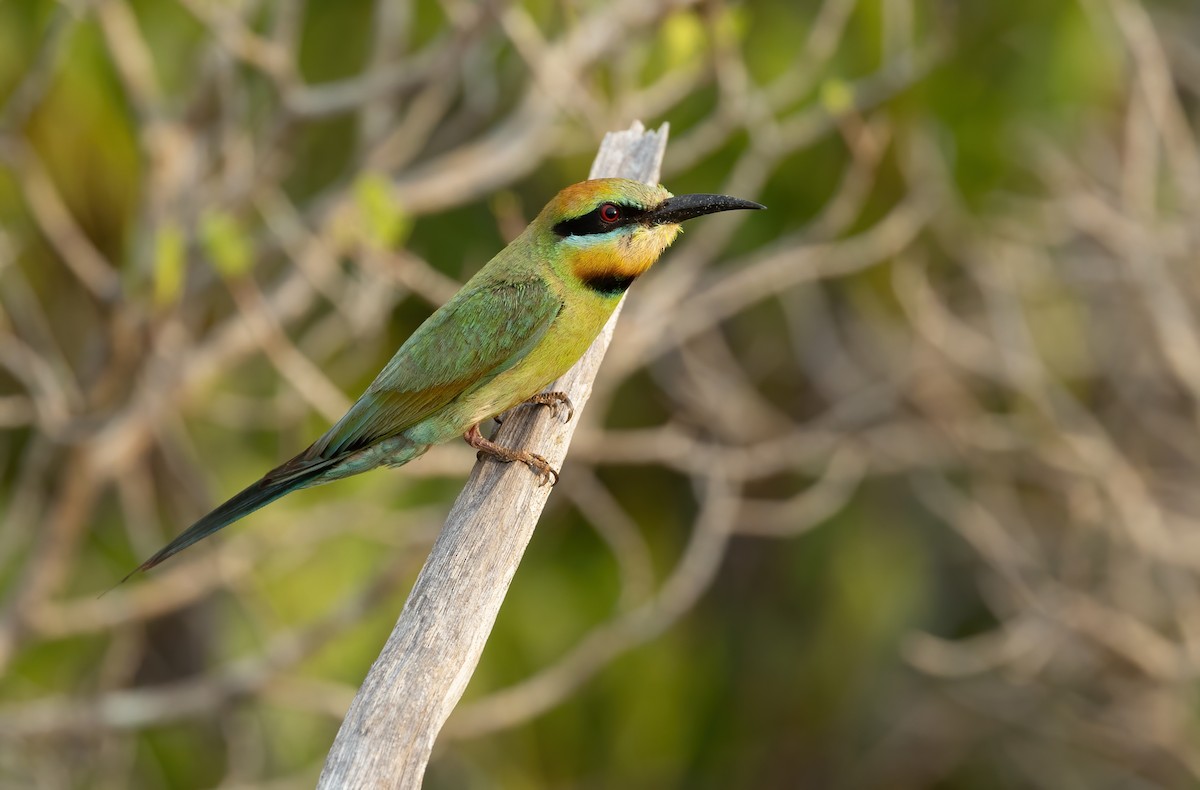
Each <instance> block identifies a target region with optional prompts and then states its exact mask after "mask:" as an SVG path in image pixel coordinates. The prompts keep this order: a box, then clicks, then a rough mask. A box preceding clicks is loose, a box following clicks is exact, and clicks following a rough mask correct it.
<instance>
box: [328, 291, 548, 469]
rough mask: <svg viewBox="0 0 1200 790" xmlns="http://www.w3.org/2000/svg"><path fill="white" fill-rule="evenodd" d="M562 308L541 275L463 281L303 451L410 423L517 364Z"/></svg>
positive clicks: (345, 446) (339, 450) (351, 445)
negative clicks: (476, 282)
mask: <svg viewBox="0 0 1200 790" xmlns="http://www.w3.org/2000/svg"><path fill="white" fill-rule="evenodd" d="M561 309H562V302H561V301H560V299H559V298H558V297H557V296H556V295H555V294H553V293H552V292H551V291H550V289H549V288H548V287H547V286H546V284H545V283H544V282H542V281H540V280H536V279H531V280H526V281H521V282H494V281H492V282H483V283H480V284H479V285H478V286H476V287H474V288H471V286H470V285H469V284H468V286H467V287H466V288H464V290H462V291H460V292H459V293H457V294H455V296H454V298H452V299H451V300H450V301H449V302H447V303H446V304H444V305H443V306H442V307H441V308H439V309H438V310H437V311H436V312H435V313H434V314H433V315H431V316H430V317H429V318H428V319H427V320H426V321H425V323H423V324H421V326H420V327H419V328H418V329H417V331H416V332H414V333H413V334H412V336H411V337H409V339H408V340H406V341H405V342H404V345H402V346H401V347H400V350H399V351H397V352H396V355H395V356H394V357H392V359H391V361H390V362H388V364H387V365H386V366H385V367H384V369H383V370H382V371H381V372H380V373H379V375H378V376H377V377H376V378H375V381H374V382H372V383H371V386H370V387H368V388H367V391H366V392H365V393H363V395H362V397H361V398H359V399H358V401H356V402H355V404H354V405H353V406H351V407H350V411H348V412H346V415H345V416H344V417H342V419H340V420H338V422H337V424H336V425H334V426H333V427H332V428H330V429H329V431H328V432H327V433H326V434H325V435H324V436H322V437H321V438H320V439H318V440H317V442H316V443H315V444H313V446H312V447H310V448H309V450H308V451H307V452H306V453H304V457H305V458H306V459H308V460H315V459H317V458H333V457H336V456H340V455H344V454H346V453H350V452H354V451H356V450H360V449H362V448H364V447H369V446H370V445H372V444H375V443H376V442H378V441H381V440H383V439H386V438H388V437H390V436H395V435H396V434H398V433H401V432H402V431H404V430H406V429H408V428H410V427H411V426H413V425H414V424H416V423H418V422H420V421H421V420H423V419H425V418H426V417H429V416H430V415H432V414H433V413H435V412H436V411H437V410H438V409H440V408H442V407H443V406H445V405H446V404H447V403H449V402H450V401H452V400H454V399H455V398H456V397H458V396H459V395H461V394H462V393H464V392H467V391H469V390H472V389H474V388H475V387H477V386H479V385H481V384H484V383H486V382H487V381H489V380H491V379H492V378H494V377H495V376H498V375H499V374H501V373H503V372H504V371H506V370H508V369H509V368H511V367H512V366H513V365H515V364H517V362H519V361H520V360H521V359H522V358H523V357H524V356H525V355H526V354H528V353H529V351H530V350H531V349H533V348H534V346H536V345H537V343H538V341H539V340H541V339H542V336H543V335H545V334H546V331H547V330H548V329H549V328H550V325H551V324H552V323H553V322H554V319H555V318H556V317H557V316H558V312H559V310H561Z"/></svg>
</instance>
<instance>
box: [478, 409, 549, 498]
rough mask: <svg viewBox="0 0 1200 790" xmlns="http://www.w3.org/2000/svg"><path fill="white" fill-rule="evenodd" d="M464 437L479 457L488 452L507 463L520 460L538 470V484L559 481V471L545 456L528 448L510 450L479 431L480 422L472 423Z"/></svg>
mask: <svg viewBox="0 0 1200 790" xmlns="http://www.w3.org/2000/svg"><path fill="white" fill-rule="evenodd" d="M463 439H465V440H466V442H467V444H469V445H471V446H472V447H474V448H475V449H476V450H478V451H479V452H478V453H477V454H476V457H477V458H478V457H482V456H483V455H485V454H486V455H490V456H491V457H493V458H495V459H497V460H499V461H502V462H504V463H506V464H511V463H512V462H513V461H520V462H521V463H523V464H525V465H526V466H528V467H529V468H530V469H532V470H533V471H535V472H537V474H538V477H539V478H541V482H539V483H538V485H543V486H544V485H546V483H547V482H549V483H550V484H551V485H553V484H554V483H557V482H558V471H557V470H555V468H554V467H552V466H551V465H550V462H549V461H547V460H546V459H545V458H543V457H542V456H540V455H538V454H537V453H531V452H529V451H528V450H510V449H509V448H507V447H504V446H502V445H499V444H496V443H495V442H493V441H492V440H490V439H487V438H485V437H484V435H483V434H481V433H480V432H479V425H478V424H476V425H472V426H471V428H470V429H469V430H468V431H467V432H466V433H464V434H463Z"/></svg>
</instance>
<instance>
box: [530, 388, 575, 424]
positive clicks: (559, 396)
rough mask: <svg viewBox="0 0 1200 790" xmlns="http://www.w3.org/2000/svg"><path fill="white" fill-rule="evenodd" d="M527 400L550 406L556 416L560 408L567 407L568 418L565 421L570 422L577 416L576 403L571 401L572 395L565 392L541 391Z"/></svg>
mask: <svg viewBox="0 0 1200 790" xmlns="http://www.w3.org/2000/svg"><path fill="white" fill-rule="evenodd" d="M525 402H526V403H534V404H540V405H542V406H549V407H550V413H551V414H553V415H554V416H555V417H557V416H558V411H559V409H560V408H562V407H566V409H567V418H566V419H565V420H563V422H570V421H571V419H572V418H573V417H574V416H575V404H573V403H571V397H570V396H569V395H567V393H565V392H539V393H538V394H537V395H534V396H533V397H532V398H530V399H528V400H527V401H525Z"/></svg>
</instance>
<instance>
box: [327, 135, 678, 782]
mask: <svg viewBox="0 0 1200 790" xmlns="http://www.w3.org/2000/svg"><path fill="white" fill-rule="evenodd" d="M666 144H667V129H666V126H665V125H664V126H663V128H661V129H660V130H659V131H657V132H647V131H645V129H644V127H643V126H642V124H641V123H638V122H634V124H633V126H632V127H630V129H629V130H628V131H624V132H614V133H610V134H608V135H606V136H605V138H604V142H603V144H601V146H600V152H599V153H598V154H597V155H596V160H595V162H594V163H593V164H592V173H591V177H592V178H599V177H604V176H620V177H623V178H632V179H637V180H639V181H645V182H647V183H656V182H657V181H658V174H659V168H660V167H661V165H662V158H663V153H664V152H665V150H666ZM619 313H620V308H619V307H618V309H617V311H615V312H614V313H613V316H612V318H611V319H609V322H608V324H607V325H606V326H605V327H604V331H603V332H601V333H600V336H599V337H598V338H596V342H594V343H592V347H591V348H589V349H588V351H587V353H586V354H584V355H583V357H582V358H581V359H580V360H579V362H577V363H575V367H573V368H571V370H569V371H568V372H567V374H566V375H565V376H563V377H562V378H561V379H559V380H558V381H556V382H555V383H554V384H552V385H551V386H550V389H551V390H561V391H564V392H566V393H568V394H569V395H570V397H571V401H572V402H573V404H574V406H575V413H576V419H575V420H573V421H571V422H569V423H566V424H563V423H562V422H561V421H560V420H559V419H558V418H556V417H555V416H553V414H552V413H551V410H550V409H545V408H539V407H527V408H521V409H516V410H514V411H513V412H512V413H511V414H510V415H509V418H508V419H506V420H505V421H504V425H503V427H502V429H501V431H500V435H499V436H498V438H497V441H499V442H500V443H501V444H503V445H505V446H508V447H522V448H527V449H529V450H532V451H534V452H538V453H541V454H542V455H544V456H545V457H546V460H548V461H549V462H550V463H551V465H553V466H555V467H560V466H561V465H562V462H563V460H564V459H565V458H566V455H567V446H568V445H569V444H570V442H571V435H572V434H573V433H574V430H575V425H576V424H577V422H578V415H579V414H580V412H582V410H583V407H584V406H585V405H586V404H587V401H588V398H589V397H590V395H591V392H592V381H593V379H595V377H596V371H597V370H598V369H599V367H600V362H601V360H602V359H603V358H604V352H605V351H606V350H607V349H608V344H609V342H610V341H611V339H612V333H613V327H614V326H615V325H616V321H617V315H618V314H619ZM536 481H537V477H536V475H533V474H531V473H530V471H529V469H527V468H526V467H525V465H524V464H499V463H495V462H494V461H490V460H484V461H482V462H480V463H477V464H476V465H475V468H474V469H473V470H472V472H471V477H470V479H469V480H468V481H467V485H466V487H465V488H464V489H463V491H462V493H461V494H459V496H458V500H457V501H456V502H455V503H454V507H453V508H452V509H451V510H450V514H449V516H447V517H446V525H445V526H444V527H443V528H442V531H441V533H440V534H439V535H438V539H437V542H436V543H435V544H434V546H433V551H432V552H431V553H430V555H429V559H428V560H427V561H426V562H425V567H424V568H422V569H421V574H420V576H418V577H417V581H416V584H414V585H413V589H412V592H411V593H410V594H409V596H408V601H407V602H406V603H405V604H404V611H403V612H401V613H400V619H399V621H398V622H397V623H396V627H395V628H394V629H393V630H392V634H391V636H390V637H388V641H387V644H386V645H384V647H383V652H381V653H380V654H379V658H378V659H376V660H375V663H374V665H372V667H371V671H370V672H368V673H367V678H366V680H365V681H363V685H362V688H360V689H359V691H358V694H357V695H356V696H355V697H354V702H353V703H351V705H350V711H349V712H348V713H347V714H346V719H345V720H344V721H343V722H342V727H341V729H340V730H338V734H337V738H336V739H335V740H334V742H333V748H331V749H330V751H329V756H328V758H327V759H326V761H325V768H324V770H322V772H321V779H320V782H319V783H318V785H317V786H318V787H319V788H323V789H324V790H329V788H342V787H397V788H410V787H412V788H415V787H420V785H421V781H422V779H423V777H424V775H425V765H426V763H428V761H429V755H430V752H431V750H432V749H433V743H434V740H435V739H436V738H437V734H438V732H439V731H440V730H441V728H442V725H443V724H444V723H445V721H446V718H447V717H448V716H449V715H450V711H452V710H453V709H454V706H455V705H456V704H457V703H458V700H459V698H460V697H461V696H462V693H463V691H464V690H465V689H466V687H467V681H469V680H470V678H471V673H473V672H474V671H475V666H476V665H477V664H478V663H479V656H480V654H481V653H482V652H483V646H484V644H486V642H487V638H488V634H490V633H491V630H492V626H493V625H494V624H495V622H496V614H497V613H498V612H499V611H500V604H501V603H503V601H504V596H505V594H506V593H507V592H508V585H509V583H510V582H511V581H512V578H513V575H514V574H515V573H516V571H517V565H518V564H519V563H520V562H521V556H522V555H523V554H524V553H525V547H526V546H527V545H528V544H529V540H530V538H531V537H532V536H533V529H534V527H535V526H536V525H537V521H538V517H539V516H540V515H541V512H542V508H543V507H545V505H546V499H547V497H549V495H550V486H542V487H539V486H538V485H537V482H536Z"/></svg>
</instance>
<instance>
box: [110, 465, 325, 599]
mask: <svg viewBox="0 0 1200 790" xmlns="http://www.w3.org/2000/svg"><path fill="white" fill-rule="evenodd" d="M297 460H298V459H293V460H292V461H289V462H288V463H286V464H284V465H283V466H281V467H279V468H278V469H275V470H273V471H271V472H269V473H267V474H266V475H265V476H264V477H263V478H262V479H260V480H259V481H258V482H256V483H253V484H252V485H250V486H248V487H246V488H245V489H243V490H242V491H240V492H238V493H237V494H234V495H233V496H232V497H230V498H229V500H228V501H226V502H225V503H224V504H222V505H220V506H218V507H217V508H216V509H215V510H213V511H212V512H211V513H209V514H207V515H206V516H204V517H202V518H201V519H200V520H199V521H197V522H196V523H195V524H192V525H191V526H190V527H188V528H187V529H186V530H185V531H184V532H183V533H181V534H180V535H179V536H178V537H176V538H175V539H174V540H173V541H171V542H170V543H168V544H167V545H166V546H164V547H163V548H162V549H160V550H159V551H158V553H157V554H155V555H154V556H153V557H151V558H150V559H148V560H146V561H145V562H143V563H142V564H141V565H139V566H137V568H135V569H134V570H132V571H130V572H129V575H127V576H126V577H125V578H124V579H122V580H121V581H122V582H124V581H126V580H127V579H129V577H130V576H133V575H134V574H135V573H138V572H139V571H147V570H150V569H151V568H153V567H154V566H155V565H158V564H159V563H160V562H162V561H163V560H166V559H168V558H169V557H172V556H174V555H175V554H178V553H179V552H181V551H183V550H184V549H186V548H187V547H188V546H191V545H192V544H193V543H197V542H199V541H201V540H203V539H204V538H207V537H208V536H209V535H211V534H213V533H214V532H216V531H218V530H220V529H223V528H225V527H227V526H229V525H230V524H232V523H233V522H235V521H237V520H238V519H240V518H243V517H245V516H248V515H250V514H251V513H253V512H254V511H256V510H258V509H259V508H261V507H265V506H266V505H269V504H270V503H272V502H274V501H275V500H276V499H279V498H280V497H281V496H283V495H285V494H290V493H291V492H292V491H295V490H297V489H300V488H304V487H305V486H307V485H309V484H311V483H312V482H313V481H314V480H315V479H316V478H317V477H319V476H320V475H321V474H322V473H324V472H325V471H327V470H328V469H329V467H330V466H331V465H332V461H331V460H326V459H322V460H321V461H318V462H316V463H313V462H308V463H304V462H300V463H297Z"/></svg>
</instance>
